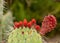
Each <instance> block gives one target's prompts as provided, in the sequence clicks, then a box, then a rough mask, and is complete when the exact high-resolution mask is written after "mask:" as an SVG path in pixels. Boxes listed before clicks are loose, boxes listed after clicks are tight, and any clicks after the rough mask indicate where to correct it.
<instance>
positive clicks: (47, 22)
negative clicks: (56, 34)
mask: <svg viewBox="0 0 60 43" xmlns="http://www.w3.org/2000/svg"><path fill="white" fill-rule="evenodd" d="M56 24H57V21H56V18H55V17H54V16H53V15H48V16H45V17H44V19H43V22H42V26H41V30H40V34H42V35H45V34H46V33H48V32H50V31H52V30H54V28H55V27H56Z"/></svg>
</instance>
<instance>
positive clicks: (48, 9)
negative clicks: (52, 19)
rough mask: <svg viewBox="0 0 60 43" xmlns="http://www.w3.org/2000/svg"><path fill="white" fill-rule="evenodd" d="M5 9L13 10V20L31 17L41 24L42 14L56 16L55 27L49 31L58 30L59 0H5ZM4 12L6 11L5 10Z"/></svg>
mask: <svg viewBox="0 0 60 43" xmlns="http://www.w3.org/2000/svg"><path fill="white" fill-rule="evenodd" d="M5 1H6V2H7V3H6V6H5V7H7V9H6V10H8V9H9V10H11V11H12V12H13V16H14V17H15V19H14V21H20V20H23V19H24V18H26V19H27V20H28V21H29V20H31V19H32V18H35V19H36V20H37V24H39V25H41V23H42V20H43V18H44V16H46V15H48V14H49V13H51V14H53V15H54V16H56V18H57V27H56V29H55V30H54V31H52V32H51V33H56V32H58V33H59V32H60V1H59V0H5ZM5 12H6V11H5Z"/></svg>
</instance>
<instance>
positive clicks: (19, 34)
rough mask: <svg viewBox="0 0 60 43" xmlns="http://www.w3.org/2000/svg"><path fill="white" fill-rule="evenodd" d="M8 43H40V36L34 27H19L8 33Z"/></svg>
mask: <svg viewBox="0 0 60 43" xmlns="http://www.w3.org/2000/svg"><path fill="white" fill-rule="evenodd" d="M8 43H42V38H41V36H40V34H38V33H37V32H36V30H35V29H29V28H28V27H27V28H25V27H24V28H21V27H20V28H19V29H15V30H13V31H12V32H11V33H10V36H9V38H8Z"/></svg>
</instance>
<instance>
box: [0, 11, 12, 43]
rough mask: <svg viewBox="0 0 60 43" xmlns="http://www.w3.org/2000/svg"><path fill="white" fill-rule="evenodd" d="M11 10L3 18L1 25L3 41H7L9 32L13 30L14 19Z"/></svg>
mask: <svg viewBox="0 0 60 43" xmlns="http://www.w3.org/2000/svg"><path fill="white" fill-rule="evenodd" d="M12 18H13V17H12V14H11V11H8V12H7V13H6V14H5V15H3V16H2V18H1V26H0V28H1V29H2V42H3V43H6V42H7V37H8V35H9V33H10V32H11V31H12V30H13V19H12Z"/></svg>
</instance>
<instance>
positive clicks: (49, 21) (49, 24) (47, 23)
mask: <svg viewBox="0 0 60 43" xmlns="http://www.w3.org/2000/svg"><path fill="white" fill-rule="evenodd" d="M56 24H57V21H56V18H55V17H54V16H53V15H48V16H45V17H44V19H43V22H42V26H41V28H40V26H39V25H37V24H36V20H35V19H32V20H31V21H30V22H28V21H27V20H26V19H24V21H20V22H15V23H14V28H19V27H22V26H24V27H29V28H31V27H32V26H33V27H34V28H35V29H36V30H37V31H38V32H39V33H40V34H41V35H45V34H46V33H48V32H50V31H52V30H54V28H55V27H56Z"/></svg>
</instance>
